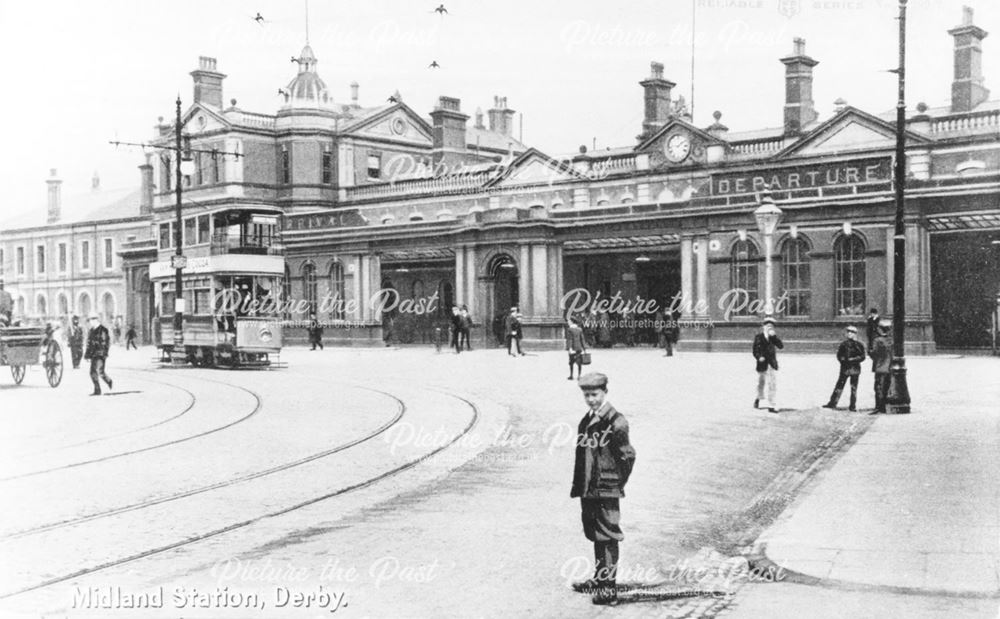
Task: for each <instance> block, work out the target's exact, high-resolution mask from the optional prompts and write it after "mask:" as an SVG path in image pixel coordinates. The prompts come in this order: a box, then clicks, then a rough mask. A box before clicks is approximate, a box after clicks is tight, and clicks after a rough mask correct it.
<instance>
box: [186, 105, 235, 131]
mask: <svg viewBox="0 0 1000 619" xmlns="http://www.w3.org/2000/svg"><path fill="white" fill-rule="evenodd" d="M181 121H182V123H183V125H184V132H185V133H187V134H190V135H197V134H199V133H210V132H214V131H228V130H229V129H230V128H231V125H230V124H229V121H227V120H226V119H225V117H223V116H222V115H220V114H219V113H217V112H215V111H214V110H211V109H209V108H207V107H205V106H203V105H199V104H195V105H192V106H191V108H190V109H188V111H187V113H186V114H184V116H183V117H182V118H181Z"/></svg>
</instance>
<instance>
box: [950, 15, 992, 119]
mask: <svg viewBox="0 0 1000 619" xmlns="http://www.w3.org/2000/svg"><path fill="white" fill-rule="evenodd" d="M948 34H950V35H951V36H953V37H955V79H954V81H952V83H951V111H952V112H969V111H971V110H973V109H975V107H976V106H977V105H979V104H980V103H982V102H983V101H986V100H987V99H988V98H989V96H990V91H989V90H987V89H986V87H985V86H983V49H982V44H983V39H985V38H986V35H987V34H988V33H987V32H986V31H985V30H983V29H982V28H980V27H979V26H976V25H974V24H973V23H972V9H971V8H969V7H967V6H963V7H962V25H961V26H955V27H954V28H952V29H951V30H949V31H948Z"/></svg>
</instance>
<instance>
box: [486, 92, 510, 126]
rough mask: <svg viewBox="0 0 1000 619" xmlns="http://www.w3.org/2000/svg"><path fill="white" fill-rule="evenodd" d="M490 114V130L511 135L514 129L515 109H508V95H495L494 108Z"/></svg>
mask: <svg viewBox="0 0 1000 619" xmlns="http://www.w3.org/2000/svg"><path fill="white" fill-rule="evenodd" d="M489 115H490V131H497V132H499V133H502V134H504V135H510V134H511V132H512V131H513V130H514V110H511V109H507V97H493V109H491V110H490V111H489Z"/></svg>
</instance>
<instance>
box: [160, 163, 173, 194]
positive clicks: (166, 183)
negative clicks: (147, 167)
mask: <svg viewBox="0 0 1000 619" xmlns="http://www.w3.org/2000/svg"><path fill="white" fill-rule="evenodd" d="M160 163H161V164H162V166H161V168H160V170H161V174H160V175H161V176H162V177H163V191H164V192H167V191H170V190H171V189H173V187H172V181H171V178H172V177H171V172H172V171H173V168H172V167H171V166H170V157H167V156H162V157H160Z"/></svg>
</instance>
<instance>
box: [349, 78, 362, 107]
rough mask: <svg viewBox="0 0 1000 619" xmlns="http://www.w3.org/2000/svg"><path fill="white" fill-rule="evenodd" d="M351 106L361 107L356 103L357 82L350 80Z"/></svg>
mask: <svg viewBox="0 0 1000 619" xmlns="http://www.w3.org/2000/svg"><path fill="white" fill-rule="evenodd" d="M351 107H353V108H355V109H357V108H359V107H361V106H360V105H358V83H357V82H351Z"/></svg>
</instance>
